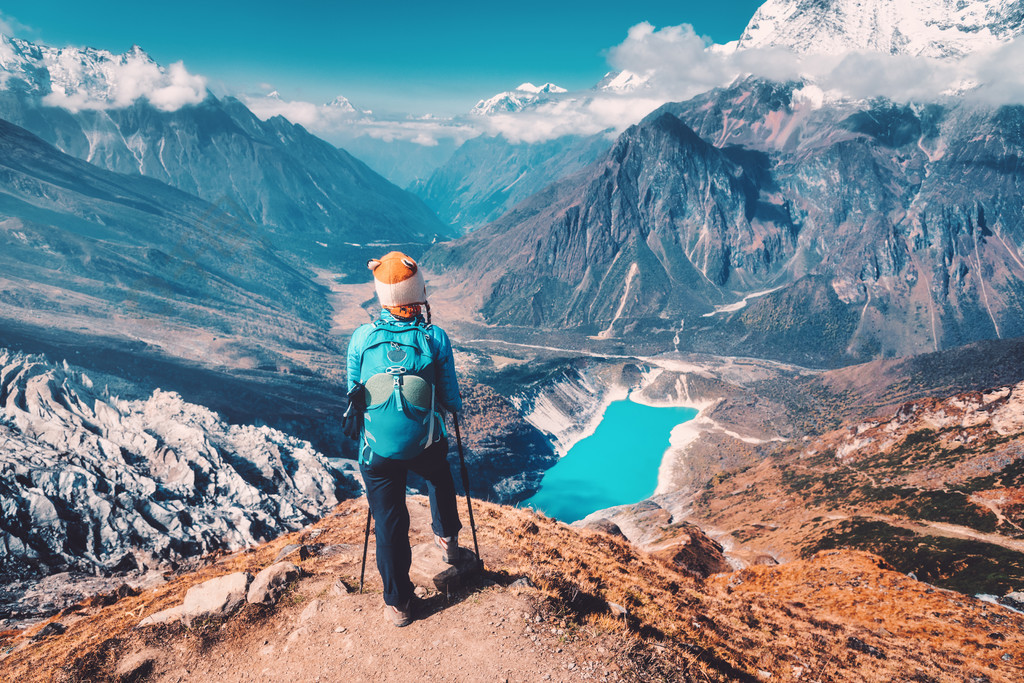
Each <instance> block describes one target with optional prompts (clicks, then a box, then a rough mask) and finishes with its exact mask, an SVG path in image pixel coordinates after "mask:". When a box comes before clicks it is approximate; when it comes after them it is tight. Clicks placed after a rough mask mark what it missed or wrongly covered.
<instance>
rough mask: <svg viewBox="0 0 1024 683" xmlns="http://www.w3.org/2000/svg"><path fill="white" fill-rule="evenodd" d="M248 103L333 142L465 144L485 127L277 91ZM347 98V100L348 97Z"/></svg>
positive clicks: (262, 115)
mask: <svg viewBox="0 0 1024 683" xmlns="http://www.w3.org/2000/svg"><path fill="white" fill-rule="evenodd" d="M242 100H243V101H244V102H245V105H246V106H247V107H249V109H250V110H252V112H253V113H254V114H256V116H258V117H259V118H261V119H263V120H266V119H269V118H271V117H273V116H283V117H285V118H286V119H288V120H289V121H291V122H292V123H297V124H299V125H300V126H302V127H304V128H306V129H308V130H309V131H311V132H312V133H314V134H316V135H319V136H320V137H322V138H324V139H326V140H330V141H331V142H335V143H340V142H343V141H345V140H351V139H354V138H357V137H359V136H362V135H367V136H369V137H371V138H375V139H378V140H383V141H385V142H392V141H394V140H405V141H409V142H413V143H415V144H418V145H423V146H424V147H436V146H437V145H438V142H439V141H440V140H442V139H449V138H450V139H454V140H455V141H456V142H457V143H459V144H461V143H463V142H465V141H466V140H468V139H469V138H472V137H476V136H477V135H479V134H480V133H481V130H480V129H478V128H476V127H474V126H472V125H468V124H466V123H463V122H460V121H457V120H454V119H442V118H434V117H431V116H429V115H428V116H424V117H419V118H414V117H406V118H386V117H377V116H374V115H373V114H372V113H371V112H369V111H359V110H358V109H356V110H354V111H353V110H351V109H348V108H344V107H339V106H332V105H330V104H314V103H312V102H304V101H301V100H283V99H281V98H280V97H277V96H276V94H275V95H261V96H243V97H242ZM345 101H346V102H347V100H345Z"/></svg>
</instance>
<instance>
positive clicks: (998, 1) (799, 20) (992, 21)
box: [738, 0, 1024, 58]
mask: <svg viewBox="0 0 1024 683" xmlns="http://www.w3.org/2000/svg"><path fill="white" fill-rule="evenodd" d="M1022 32H1024V2H1022V1H1021V0H971V1H969V2H966V1H964V0H768V1H767V2H765V3H764V4H763V5H762V6H761V7H760V8H759V9H758V10H757V12H755V13H754V16H753V18H752V19H751V20H750V23H749V24H748V25H747V28H746V30H744V32H743V35H742V36H741V37H740V40H739V44H738V47H739V48H740V49H743V48H763V47H785V48H789V49H791V50H793V51H795V52H799V53H814V54H839V53H843V52H847V51H851V50H862V51H876V52H884V53H888V54H901V55H912V56H922V57H941V58H945V57H954V58H955V57H962V56H964V55H966V54H969V53H971V52H975V51H978V50H985V49H988V48H992V47H996V46H998V45H1000V44H1002V43H1005V42H1008V41H1009V40H1012V39H1013V38H1015V37H1017V36H1019V35H1020V34H1021V33H1022Z"/></svg>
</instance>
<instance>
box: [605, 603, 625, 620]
mask: <svg viewBox="0 0 1024 683" xmlns="http://www.w3.org/2000/svg"><path fill="white" fill-rule="evenodd" d="M607 604H608V611H609V612H611V614H612V616H615V617H621V616H625V615H627V614H629V612H628V611H627V610H626V608H625V607H623V606H622V605H620V604H619V603H617V602H611V601H608V603H607Z"/></svg>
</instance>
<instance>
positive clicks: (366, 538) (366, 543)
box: [359, 500, 370, 594]
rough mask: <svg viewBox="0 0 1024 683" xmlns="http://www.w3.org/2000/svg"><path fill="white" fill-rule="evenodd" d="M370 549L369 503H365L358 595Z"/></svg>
mask: <svg viewBox="0 0 1024 683" xmlns="http://www.w3.org/2000/svg"><path fill="white" fill-rule="evenodd" d="M369 547H370V501H369V500H367V501H366V533H365V534H363V567H362V569H360V570H359V593H360V594H362V592H363V578H364V577H365V576H366V549H367V548H369Z"/></svg>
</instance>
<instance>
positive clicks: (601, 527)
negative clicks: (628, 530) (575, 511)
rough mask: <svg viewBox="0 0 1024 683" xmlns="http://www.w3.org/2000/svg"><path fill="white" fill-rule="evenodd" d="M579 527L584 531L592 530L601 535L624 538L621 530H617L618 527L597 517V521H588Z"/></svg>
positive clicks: (607, 520)
mask: <svg viewBox="0 0 1024 683" xmlns="http://www.w3.org/2000/svg"><path fill="white" fill-rule="evenodd" d="M581 526H582V527H583V528H584V529H593V530H594V531H600V532H601V533H603V534H608V535H609V536H617V537H618V538H626V534H624V533H622V529H620V528H619V525H618V524H616V523H615V522H613V521H611V520H610V519H608V518H606V517H599V518H598V519H594V520H589V521H587V522H586V523H585V524H582V525H581Z"/></svg>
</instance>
